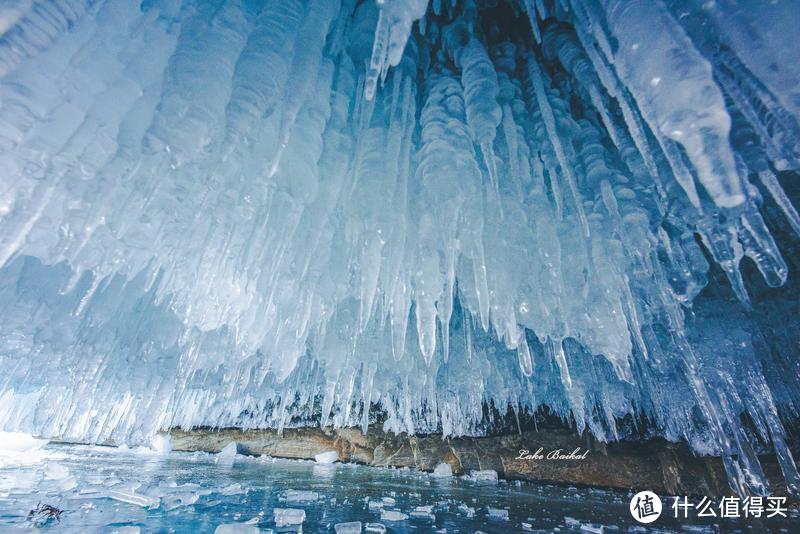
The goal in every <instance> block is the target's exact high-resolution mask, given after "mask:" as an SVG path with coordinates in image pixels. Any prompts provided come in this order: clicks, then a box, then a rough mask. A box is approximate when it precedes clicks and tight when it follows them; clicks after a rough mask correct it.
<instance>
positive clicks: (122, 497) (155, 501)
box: [106, 490, 161, 508]
mask: <svg viewBox="0 0 800 534" xmlns="http://www.w3.org/2000/svg"><path fill="white" fill-rule="evenodd" d="M106 496H107V497H109V498H111V499H114V500H115V501H120V502H125V503H128V504H135V505H137V506H142V507H144V508H158V507H159V505H160V504H161V499H159V498H158V497H148V496H147V495H139V494H138V493H136V492H134V491H125V490H119V491H117V490H109V491H108V492H107V493H106Z"/></svg>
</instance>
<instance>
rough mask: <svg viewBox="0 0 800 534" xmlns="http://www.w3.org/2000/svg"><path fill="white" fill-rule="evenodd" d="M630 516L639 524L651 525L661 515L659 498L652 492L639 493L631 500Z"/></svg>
mask: <svg viewBox="0 0 800 534" xmlns="http://www.w3.org/2000/svg"><path fill="white" fill-rule="evenodd" d="M631 515H632V516H633V518H634V519H635V520H636V521H638V522H639V523H652V522H653V521H655V520H656V519H658V517H659V516H660V515H661V498H659V496H658V495H656V494H655V493H653V492H652V491H640V492H639V493H637V494H636V495H634V496H633V498H632V499H631Z"/></svg>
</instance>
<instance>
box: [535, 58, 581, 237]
mask: <svg viewBox="0 0 800 534" xmlns="http://www.w3.org/2000/svg"><path fill="white" fill-rule="evenodd" d="M528 73H529V75H530V78H531V83H532V84H533V87H534V89H535V90H536V98H537V101H538V103H539V110H540V111H541V112H542V118H543V119H544V123H545V126H546V127H547V132H548V134H549V136H550V141H551V142H552V143H553V148H554V149H555V151H556V156H557V157H558V162H559V165H560V166H561V172H562V173H564V176H566V178H567V184H568V186H569V189H570V191H571V193H572V200H573V202H574V204H575V213H576V214H577V216H578V221H579V222H580V225H581V228H582V229H583V234H584V235H585V236H586V237H588V236H589V223H588V221H587V220H586V213H585V212H584V210H583V199H582V198H581V194H580V191H579V190H578V182H577V180H576V179H575V175H574V174H573V171H572V169H573V165H572V163H570V161H569V160H568V159H567V154H566V150H565V148H564V145H563V144H562V143H561V137H560V135H559V132H558V130H557V127H556V119H555V116H554V115H553V109H552V107H550V102H549V101H548V99H547V93H546V92H545V87H544V81H543V77H542V72H541V70H539V64H538V63H537V61H536V57H534V56H533V55H531V56H529V57H528Z"/></svg>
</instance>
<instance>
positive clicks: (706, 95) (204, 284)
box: [0, 0, 800, 493]
mask: <svg viewBox="0 0 800 534" xmlns="http://www.w3.org/2000/svg"><path fill="white" fill-rule="evenodd" d="M798 19H800V10H798V9H797V7H796V4H795V3H794V2H792V1H791V0H775V1H773V2H769V3H763V2H759V1H757V0H738V1H735V2H734V1H732V0H718V1H717V2H705V1H702V0H525V1H522V0H450V1H444V0H432V1H431V2H428V1H427V0H376V1H373V0H280V1H279V0H247V1H245V0H138V1H137V0H31V1H27V2H16V3H15V2H3V3H0V169H2V175H1V176H0V180H1V181H2V183H1V184H0V267H2V268H1V269H0V301H2V306H0V376H1V377H2V379H0V428H3V429H5V430H12V431H24V432H31V433H35V434H37V435H41V436H47V437H60V438H68V439H77V440H84V441H90V442H102V441H109V440H110V441H115V442H118V443H120V442H138V443H149V441H150V439H151V437H152V436H153V435H154V434H155V433H156V432H157V431H158V430H162V429H168V428H170V427H178V426H180V427H192V426H196V425H207V426H240V427H248V428H249V427H278V428H284V427H285V426H288V425H308V424H315V425H323V426H327V425H336V426H362V427H363V428H364V430H366V429H367V427H368V425H369V424H370V423H373V422H375V421H379V420H380V421H383V424H384V428H385V429H386V430H389V431H395V432H399V431H407V432H411V433H414V432H430V431H441V432H442V433H443V434H444V435H460V434H477V433H481V432H485V431H486V430H488V429H491V427H492V424H493V423H494V422H496V421H498V420H500V419H503V418H504V417H505V416H508V415H509V414H510V416H512V417H513V416H519V415H520V414H526V413H528V414H529V413H531V412H533V411H535V410H537V409H540V408H542V409H543V408H545V407H546V409H547V410H548V411H549V413H552V414H554V415H556V416H559V417H561V418H563V419H564V420H565V421H568V422H569V423H570V424H572V425H574V426H575V428H576V431H578V432H583V431H584V430H586V429H588V430H590V431H591V432H592V433H593V434H594V435H595V436H596V437H597V438H598V439H600V440H614V439H618V438H620V437H623V436H628V435H635V434H637V433H638V434H641V433H645V434H657V435H662V436H664V437H666V438H667V439H670V440H679V439H685V440H687V441H688V442H689V443H690V445H691V446H692V447H693V448H694V450H696V451H697V452H699V453H703V454H720V455H722V456H723V457H724V459H725V465H726V469H727V471H728V475H729V477H730V479H731V481H732V484H733V486H734V487H735V488H736V489H737V490H738V491H740V492H745V491H748V490H749V491H753V492H756V493H765V492H768V491H769V488H768V487H766V486H765V482H764V481H765V478H764V476H763V473H762V469H761V467H760V465H759V462H758V458H757V453H759V452H762V451H764V450H771V451H774V452H775V453H776V454H777V457H778V458H779V460H780V463H781V466H782V469H783V472H784V475H785V478H786V481H787V482H788V484H789V486H790V488H792V489H793V490H795V491H796V490H800V480H799V479H798V475H797V470H796V467H795V464H794V460H793V458H792V456H791V453H790V451H789V445H788V443H787V433H786V430H785V428H786V425H787V423H788V424H789V425H793V427H794V428H796V425H797V418H798V407H800V405H799V404H798V402H800V398H799V397H798V395H800V367H799V366H800V363H798V362H800V359H798V340H799V339H800V335H798V334H800V333H799V332H798V328H797V322H796V321H794V320H793V319H791V318H792V317H796V316H797V314H798V299H797V295H798V291H797V289H798V288H797V282H796V280H794V278H790V276H789V273H790V267H792V268H796V267H797V263H798V261H797V260H798V258H800V253H799V252H800V249H798V242H797V240H796V239H797V235H796V234H799V233H800V215H798V212H797V210H796V208H795V207H794V206H793V202H794V203H796V202H797V198H798V191H800V188H798V187H797V186H796V185H795V181H796V179H797V174H796V172H797V170H798V169H800V128H798V119H800V89H798V88H800V67H798V65H800V57H798V56H800V48H798V47H797V46H796V45H795V43H794V37H793V35H794V29H796V28H797V27H798V26H800V20H798ZM778 288H779V289H778Z"/></svg>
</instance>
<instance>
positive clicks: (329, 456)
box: [314, 451, 339, 464]
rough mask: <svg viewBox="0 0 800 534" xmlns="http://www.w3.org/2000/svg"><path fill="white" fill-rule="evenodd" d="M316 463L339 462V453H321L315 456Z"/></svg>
mask: <svg viewBox="0 0 800 534" xmlns="http://www.w3.org/2000/svg"><path fill="white" fill-rule="evenodd" d="M314 461H315V462H317V463H319V464H332V463H334V462H338V461H339V453H338V452H336V451H327V452H321V453H319V454H316V455H314Z"/></svg>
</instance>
